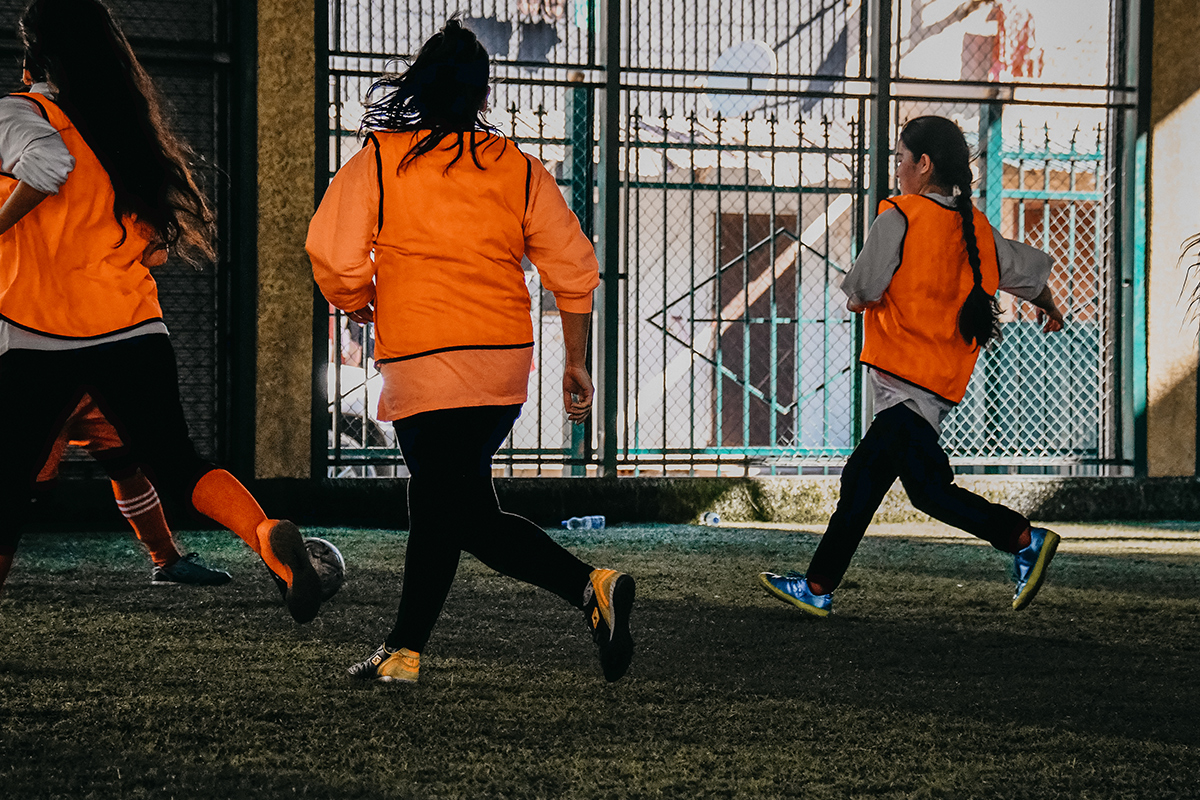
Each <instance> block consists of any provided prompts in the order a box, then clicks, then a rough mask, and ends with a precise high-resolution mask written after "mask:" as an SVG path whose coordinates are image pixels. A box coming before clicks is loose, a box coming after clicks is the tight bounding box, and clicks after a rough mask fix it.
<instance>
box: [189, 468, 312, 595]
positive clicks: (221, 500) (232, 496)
mask: <svg viewBox="0 0 1200 800" xmlns="http://www.w3.org/2000/svg"><path fill="white" fill-rule="evenodd" d="M192 505H193V506H195V507H196V510H197V511H199V512H200V513H201V514H203V515H204V516H206V517H209V518H210V519H213V520H215V521H216V522H219V523H221V525H223V526H224V527H226V528H228V529H229V530H231V531H233V532H234V533H236V534H237V535H238V536H239V537H240V538H241V540H242V541H244V542H245V543H246V544H248V545H250V549H251V550H253V551H254V552H256V553H258V555H259V556H261V557H262V560H263V561H265V562H266V563H267V567H269V568H270V570H271V571H272V572H274V573H275V574H276V575H278V576H279V577H281V578H283V579H284V580H285V581H287V583H288V585H289V586H290V585H291V583H292V570H291V568H290V567H288V566H287V565H286V564H284V563H282V562H281V561H280V560H279V559H278V558H276V557H275V554H274V553H273V552H272V551H271V548H270V546H269V545H268V544H267V539H268V537H269V536H270V535H271V528H272V527H274V525H275V523H276V522H278V520H274V519H267V514H266V512H264V511H263V510H262V506H260V505H259V504H258V501H257V500H255V499H254V496H253V495H252V494H250V492H248V491H246V487H245V486H242V484H241V483H240V482H239V481H238V479H237V478H235V477H233V476H232V475H230V474H229V473H228V472H226V471H225V470H223V469H214V470H213V471H212V472H209V473H207V474H205V476H204V477H203V478H201V479H200V480H199V482H198V483H197V484H196V488H195V489H193V490H192Z"/></svg>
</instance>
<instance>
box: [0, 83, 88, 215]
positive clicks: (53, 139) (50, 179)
mask: <svg viewBox="0 0 1200 800" xmlns="http://www.w3.org/2000/svg"><path fill="white" fill-rule="evenodd" d="M29 91H30V92H35V93H37V94H40V95H42V96H44V97H46V98H47V99H49V100H53V99H54V94H53V92H51V91H50V86H49V85H48V84H45V83H35V84H34V85H33V86H31V87H30V88H29ZM73 169H75V157H74V156H72V155H71V153H70V151H68V150H67V146H66V145H65V144H63V140H62V137H61V136H59V135H58V131H56V130H54V126H53V125H51V124H50V123H49V121H47V119H46V118H45V117H43V116H42V112H41V111H40V110H39V109H38V107H37V106H36V105H34V104H33V103H31V102H30V101H28V100H26V99H25V98H23V97H12V96H9V97H0V170H3V171H4V172H7V173H8V174H9V175H12V176H13V177H15V178H16V179H17V180H19V181H24V182H25V183H27V184H29V185H30V186H32V187H33V188H34V189H37V190H38V191H39V192H45V193H46V194H58V190H59V187H61V186H62V185H63V184H64V183H66V182H67V176H68V175H70V174H71V170H73Z"/></svg>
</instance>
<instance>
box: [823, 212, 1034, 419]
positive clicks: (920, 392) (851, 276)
mask: <svg viewBox="0 0 1200 800" xmlns="http://www.w3.org/2000/svg"><path fill="white" fill-rule="evenodd" d="M925 196H926V197H928V198H930V199H931V200H934V201H936V202H938V203H940V204H941V205H943V206H953V205H954V202H955V199H954V198H953V197H946V196H945V195H940V194H933V193H927V194H926V195H925ZM907 232H908V220H907V219H906V218H905V217H904V215H903V214H902V213H900V211H899V210H898V209H895V208H889V209H887V210H886V211H884V212H883V213H882V214H880V215H879V216H878V217H876V218H875V222H874V223H872V225H871V230H870V232H869V233H868V234H867V241H866V242H864V243H863V249H862V252H861V253H860V254H859V256H858V258H857V259H855V261H854V266H853V267H851V268H850V271H849V272H847V273H846V276H845V278H844V279H843V281H842V286H841V289H842V292H843V293H844V294H845V295H846V297H847V298H848V299H849V301H850V302H851V303H853V304H854V305H864V304H866V303H874V302H875V301H877V300H879V299H880V298H881V297H883V293H884V292H885V291H887V288H888V286H889V285H890V284H891V282H892V276H893V275H895V274H896V270H897V269H898V268H899V266H900V259H901V256H902V254H903V249H904V236H905V234H906V233H907ZM992 238H993V239H995V241H996V261H997V266H998V267H999V271H1000V285H999V288H1000V290H1001V291H1004V292H1007V293H1009V294H1011V295H1015V296H1017V297H1020V298H1021V299H1023V300H1033V299H1034V298H1036V297H1037V296H1038V295H1039V294H1041V293H1042V290H1043V289H1045V288H1046V282H1047V281H1048V280H1049V279H1050V270H1051V269H1052V268H1053V267H1054V259H1053V258H1052V257H1051V256H1050V254H1049V253H1046V252H1043V251H1042V250H1038V249H1037V248H1036V247H1030V246H1029V245H1027V244H1024V243H1023V242H1016V241H1013V240H1011V239H1005V238H1004V237H1003V236H1001V235H1000V231H998V230H996V228H995V226H993V227H992ZM867 372H868V374H869V375H870V378H871V388H872V397H873V402H874V412H875V413H876V414H878V413H879V412H880V411H884V410H886V409H888V408H891V407H892V406H898V405H901V404H904V405H907V406H908V407H909V408H911V409H912V410H913V411H915V412H916V413H917V414H919V415H920V416H921V418H922V419H924V420H925V421H926V422H928V423H929V424H930V425H932V426H933V429H934V430H935V431H941V428H942V421H943V420H944V419H945V418H946V415H947V414H949V413H950V410H951V409H952V408H954V404H953V403H950V402H947V401H946V400H944V399H942V398H941V397H938V396H937V395H936V394H934V393H933V392H928V391H926V390H924V389H922V388H920V387H918V386H914V385H913V384H911V383H908V382H907V381H903V380H900V379H899V378H896V377H893V376H891V375H888V374H887V373H885V372H880V371H879V370H876V369H873V368H870V367H868V369H867Z"/></svg>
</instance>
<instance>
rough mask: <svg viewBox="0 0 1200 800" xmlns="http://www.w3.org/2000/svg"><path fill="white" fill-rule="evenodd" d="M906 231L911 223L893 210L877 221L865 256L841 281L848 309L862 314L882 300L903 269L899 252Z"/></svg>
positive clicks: (873, 224) (864, 246) (881, 215)
mask: <svg viewBox="0 0 1200 800" xmlns="http://www.w3.org/2000/svg"><path fill="white" fill-rule="evenodd" d="M907 230H908V220H906V219H905V218H904V215H903V214H901V213H900V212H899V211H898V210H896V209H894V208H889V209H888V210H887V211H884V212H883V213H882V214H880V215H879V216H878V217H876V218H875V222H873V223H872V224H871V230H870V232H869V233H868V234H867V241H866V242H865V243H864V244H863V249H862V252H861V253H859V255H858V258H857V259H855V261H854V266H853V267H851V268H850V271H849V272H847V273H846V277H845V278H843V279H842V287H841V288H842V292H843V293H844V294H845V295H846V308H847V309H849V310H850V311H852V312H854V313H855V314H859V313H862V312H863V311H866V310H867V309H868V308H870V307H871V306H873V305H876V304H877V303H878V302H879V300H880V298H882V297H883V293H884V292H886V291H887V288H888V286H889V285H891V282H892V276H893V275H895V274H896V269H897V268H898V267H899V266H900V255H901V253H900V251H901V248H902V247H903V246H904V234H905V232H906V231H907Z"/></svg>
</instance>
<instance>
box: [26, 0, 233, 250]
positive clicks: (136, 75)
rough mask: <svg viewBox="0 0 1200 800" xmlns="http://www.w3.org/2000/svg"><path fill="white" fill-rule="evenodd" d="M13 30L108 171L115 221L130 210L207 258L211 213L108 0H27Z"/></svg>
mask: <svg viewBox="0 0 1200 800" xmlns="http://www.w3.org/2000/svg"><path fill="white" fill-rule="evenodd" d="M20 34H21V40H22V42H23V43H24V45H25V68H26V69H28V70H29V73H30V75H31V76H32V77H33V78H34V79H35V80H48V81H49V82H50V83H51V84H52V85H53V87H54V88H55V89H56V90H57V93H58V94H57V97H56V102H57V103H58V105H59V107H61V108H62V110H63V111H64V112H65V113H66V115H67V117H68V118H69V119H70V120H71V123H72V124H73V125H74V126H75V128H76V129H77V130H78V131H79V133H80V134H81V135H82V136H83V140H84V141H85V142H87V145H88V147H90V148H91V149H92V152H93V153H95V154H96V158H98V159H99V160H100V165H101V166H103V167H104V171H105V172H107V173H108V177H109V180H111V181H112V186H113V190H114V192H115V193H116V200H114V201H113V216H114V217H116V219H117V222H118V223H120V224H121V228H122V230H124V229H125V220H126V218H127V217H129V216H131V215H136V216H137V219H138V220H139V221H141V222H144V223H146V224H148V225H149V226H150V227H151V228H153V229H154V231H155V232H156V233H157V235H158V237H159V238H160V239H161V240H162V242H163V243H165V244H167V245H177V248H176V249H177V251H178V254H179V255H180V257H182V258H183V259H184V260H185V261H187V262H188V263H191V264H193V265H196V264H200V263H201V262H203V261H206V260H207V261H211V260H213V259H214V258H215V257H216V251H215V249H214V247H213V229H214V221H213V214H212V211H210V209H209V206H208V202H207V201H206V200H205V199H204V195H203V194H202V193H201V192H200V189H199V188H198V187H197V185H196V181H195V179H194V178H193V177H192V172H191V168H190V167H189V164H188V161H189V158H190V157H191V156H192V153H191V150H190V149H189V148H188V146H187V145H186V144H185V143H184V142H182V141H181V140H180V139H178V138H176V137H175V135H174V134H173V133H172V132H171V130H170V127H169V126H168V125H167V122H166V119H165V117H164V114H163V109H162V102H161V100H160V99H159V96H158V92H157V90H156V89H155V88H154V84H153V83H152V82H151V80H150V76H149V75H147V74H146V71H145V70H144V69H142V65H141V64H140V63H139V62H138V60H137V56H135V55H134V53H133V49H132V48H131V47H130V46H129V40H128V39H126V38H125V34H124V33H123V32H122V31H121V27H120V26H119V25H118V24H117V21H116V20H115V19H114V18H113V15H112V12H111V11H110V10H109V9H108V7H107V6H106V5H104V3H102V2H100V0H33V2H31V3H30V4H29V6H28V7H27V8H26V9H25V13H24V14H22V15H21V21H20ZM124 240H125V239H124V236H122V239H121V241H122V242H124Z"/></svg>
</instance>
